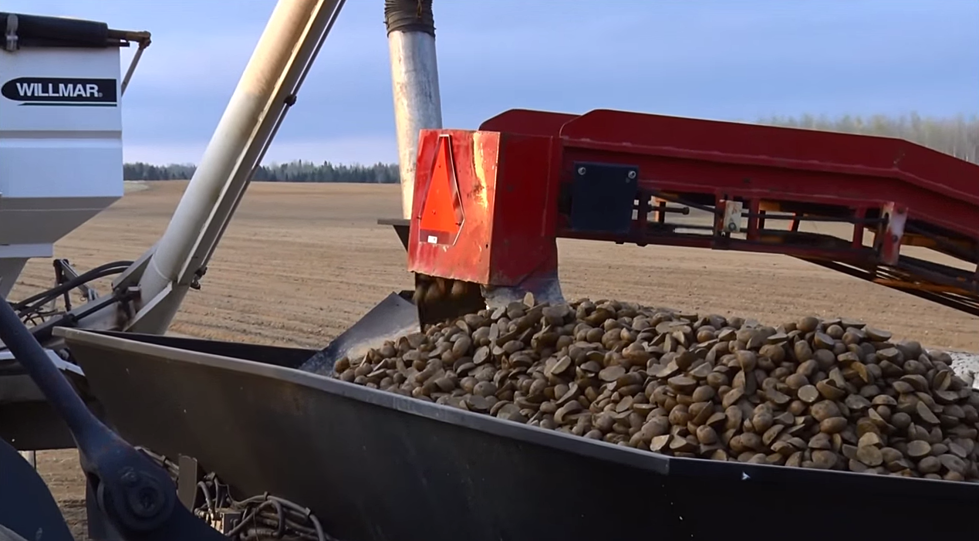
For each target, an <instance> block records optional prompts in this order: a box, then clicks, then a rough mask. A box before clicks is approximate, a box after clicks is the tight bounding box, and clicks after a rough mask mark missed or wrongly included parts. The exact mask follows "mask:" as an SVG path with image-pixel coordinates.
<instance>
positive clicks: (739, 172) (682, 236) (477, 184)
mask: <svg viewBox="0 0 979 541" xmlns="http://www.w3.org/2000/svg"><path fill="white" fill-rule="evenodd" d="M446 145H447V146H448V147H449V150H450V152H449V154H448V156H449V159H448V164H449V166H451V167H453V174H452V175H451V180H450V181H451V182H454V183H455V184H454V186H453V190H454V193H455V194H458V195H457V196H456V197H457V200H456V201H455V202H454V203H455V205H456V206H457V207H458V208H459V209H460V210H459V211H457V214H458V215H460V216H464V219H461V220H457V221H458V229H459V231H458V233H456V234H455V235H456V236H455V237H453V238H451V241H443V240H438V239H437V237H435V236H430V237H429V238H430V239H435V240H437V242H425V240H424V239H419V238H409V246H408V249H409V267H410V269H411V270H413V271H415V272H419V273H423V274H426V275H431V276H439V277H444V278H453V279H458V280H468V281H472V282H477V283H481V284H485V285H492V286H503V287H521V286H526V285H527V284H529V283H532V282H533V281H534V279H535V277H539V276H543V275H544V274H547V273H552V274H553V273H554V272H555V271H556V265H557V262H556V255H555V254H556V251H555V250H556V248H553V247H554V246H555V239H556V238H560V237H566V238H578V239H592V240H600V241H612V242H616V243H634V244H638V245H650V244H660V245H673V246H687V247H700V248H711V249H716V250H740V251H749V252H767V253H779V254H785V255H789V256H793V257H796V258H799V259H802V260H805V261H809V262H812V263H815V264H817V265H821V266H823V267H826V268H829V269H832V270H836V271H840V272H844V273H846V274H849V275H851V276H856V277H859V278H863V279H866V280H869V281H872V282H874V283H877V284H881V285H884V286H887V287H891V288H895V289H898V290H900V291H905V292H908V293H910V294H913V295H916V296H919V297H921V298H925V299H928V300H932V301H935V302H938V303H941V304H944V305H946V306H950V307H953V308H955V309H958V310H961V311H964V312H967V313H970V314H973V315H979V165H976V164H973V163H969V162H966V161H963V160H960V159H957V158H955V157H952V156H949V155H946V154H943V153H940V152H937V151H934V150H931V149H928V148H925V147H923V146H920V145H916V144H913V143H910V142H907V141H903V140H899V139H892V138H886V137H871V136H863V135H851V134H842V133H830V132H821V131H813V130H804V129H793V128H779V127H771V126H760V125H752V124H739V123H732V122H716V121H708V120H697V119H687V118H675V117H667V116H658V115H646V114H637V113H628V112H621V111H610V110H596V111H592V112H589V113H586V114H584V115H580V116H575V115H567V114H562V113H549V112H542V111H529V110H511V111H507V112H505V113H503V114H501V115H498V116H496V117H494V118H492V119H490V120H487V121H486V122H484V123H483V124H482V126H481V127H480V130H479V131H462V130H439V131H429V132H424V133H423V137H422V143H421V146H420V149H419V164H421V165H424V164H425V163H426V160H431V161H432V163H433V164H434V165H433V166H432V168H431V169H430V170H426V169H425V168H424V167H421V166H420V167H419V172H418V177H417V180H416V186H415V189H416V192H415V196H416V205H415V216H416V217H418V216H422V213H423V212H424V209H426V208H428V207H426V204H428V203H427V198H428V197H429V196H430V193H434V192H431V191H430V190H429V185H433V186H434V184H435V183H437V182H444V181H439V180H438V179H437V178H436V175H435V172H436V170H437V168H438V167H440V166H439V164H438V162H437V160H438V159H442V158H440V156H442V155H443V154H444V153H445V150H444V149H445V146H446ZM440 153H442V154H440ZM453 156H454V157H453ZM443 161H444V160H443ZM432 189H433V190H434V188H432ZM450 191H451V190H450ZM446 204H447V203H443V205H446ZM542 208H543V210H541V209H542ZM697 215H700V216H701V218H700V219H697V218H696V216H697ZM909 247H917V248H915V249H909ZM922 249H923V250H922ZM922 252H923V253H922ZM524 289H528V290H533V288H532V287H524Z"/></svg>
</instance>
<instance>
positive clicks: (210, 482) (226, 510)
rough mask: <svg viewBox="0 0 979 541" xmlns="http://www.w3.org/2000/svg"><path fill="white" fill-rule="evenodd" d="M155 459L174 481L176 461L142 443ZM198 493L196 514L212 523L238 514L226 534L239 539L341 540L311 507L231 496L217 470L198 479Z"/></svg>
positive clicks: (271, 498)
mask: <svg viewBox="0 0 979 541" xmlns="http://www.w3.org/2000/svg"><path fill="white" fill-rule="evenodd" d="M137 449H139V450H140V451H141V452H143V453H144V454H146V456H148V457H149V458H150V459H151V460H153V461H154V462H156V463H157V464H158V465H160V466H161V467H162V468H164V469H166V470H167V472H169V473H170V477H171V479H173V480H174V483H176V482H177V480H178V479H179V475H180V469H179V467H178V466H177V464H175V463H174V462H173V461H171V460H169V459H167V458H166V457H164V456H161V455H158V454H156V453H153V452H152V451H149V450H147V449H145V448H142V447H138V448H137ZM197 489H198V493H199V494H201V495H203V497H204V502H203V504H201V505H200V506H198V507H197V508H196V509H194V514H195V515H196V516H197V517H198V518H200V519H201V520H204V521H205V522H207V523H208V524H211V525H217V524H220V523H221V522H222V517H224V516H226V515H229V514H234V515H237V516H238V517H239V518H237V519H236V520H235V522H234V525H233V526H231V528H230V530H228V531H227V532H226V533H225V535H226V536H227V537H228V538H230V539H235V540H239V541H261V540H264V539H282V540H286V541H293V540H294V541H300V540H301V541H338V540H337V539H336V538H335V537H332V536H330V535H329V534H327V533H326V532H325V531H323V527H322V525H321V524H320V521H319V519H317V518H316V515H314V514H313V513H312V512H311V511H310V510H309V509H308V508H306V507H302V506H300V505H298V504H296V503H293V502H291V501H289V500H286V499H283V498H278V497H276V496H272V495H269V494H267V493H266V494H261V495H258V496H252V497H250V498H245V499H244V500H241V501H237V500H235V499H234V498H232V497H231V494H230V490H229V488H228V485H226V484H224V483H221V481H220V480H219V479H218V478H217V475H215V474H214V473H209V474H207V475H205V476H204V478H203V479H201V481H200V482H199V483H197Z"/></svg>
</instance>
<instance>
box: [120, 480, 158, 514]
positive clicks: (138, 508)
mask: <svg viewBox="0 0 979 541" xmlns="http://www.w3.org/2000/svg"><path fill="white" fill-rule="evenodd" d="M128 500H129V508H130V509H131V510H132V512H133V514H135V515H136V516H138V517H140V518H152V517H153V516H154V515H156V514H157V513H159V512H160V511H161V510H162V509H163V504H164V502H165V501H166V500H165V499H164V497H163V494H162V493H161V492H160V491H159V490H157V489H156V487H154V486H142V487H139V488H138V489H135V490H131V491H129V494H128Z"/></svg>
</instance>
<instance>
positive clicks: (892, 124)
mask: <svg viewBox="0 0 979 541" xmlns="http://www.w3.org/2000/svg"><path fill="white" fill-rule="evenodd" d="M759 123H760V124H771V125H776V126H789V127H794V128H807V129H813V130H824V131H835V132H844V133H859V134H865V135H883V136H888V137H899V138H901V139H907V140H908V141H913V142H915V143H918V144H921V145H924V146H927V147H931V148H933V149H935V150H938V151H940V152H945V153H946V154H951V155H953V156H956V157H958V158H962V159H964V160H969V161H971V162H973V163H979V116H975V115H974V116H972V117H965V116H958V117H954V118H927V117H921V116H919V115H917V114H910V115H905V116H900V117H892V116H883V115H875V116H871V117H861V116H850V115H846V116H842V117H837V118H828V117H817V116H812V115H803V116H801V117H771V118H765V119H761V120H760V121H759ZM195 169H196V166H194V165H192V164H170V165H151V164H148V163H143V162H136V163H127V164H125V166H124V171H123V172H124V175H125V178H126V180H186V179H189V178H191V177H192V176H193V175H194V170H195ZM398 178H399V174H398V165H397V164H391V163H376V164H374V165H356V164H355V165H338V164H333V163H330V162H323V163H319V164H317V163H313V162H309V161H303V160H296V161H293V162H289V163H282V164H279V163H273V164H270V165H262V166H260V167H259V168H258V170H257V171H256V172H255V176H254V178H253V180H256V181H259V182H355V183H373V184H393V183H397V182H398Z"/></svg>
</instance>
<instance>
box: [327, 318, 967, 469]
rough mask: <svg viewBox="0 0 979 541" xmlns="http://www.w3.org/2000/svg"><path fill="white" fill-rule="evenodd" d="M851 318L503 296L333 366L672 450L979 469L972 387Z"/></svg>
mask: <svg viewBox="0 0 979 541" xmlns="http://www.w3.org/2000/svg"><path fill="white" fill-rule="evenodd" d="M950 363H951V359H950V358H949V356H948V355H947V354H945V353H940V352H930V351H924V350H923V349H922V347H921V345H920V344H918V343H917V342H911V341H902V342H893V341H892V340H891V334H890V333H889V332H886V331H882V330H878V329H873V328H871V327H868V326H867V325H865V324H863V323H861V322H859V321H851V320H848V319H818V318H815V317H803V318H801V319H799V320H798V321H794V322H789V323H786V324H784V325H781V326H778V327H771V326H766V325H762V324H759V323H758V322H756V321H751V320H744V319H742V318H738V317H729V318H725V317H722V316H717V315H707V316H699V315H696V314H684V313H677V312H675V311H671V310H665V309H655V308H646V307H641V306H637V305H634V304H627V303H622V302H616V301H597V302H592V301H589V300H584V301H580V302H576V303H572V304H560V305H547V304H537V305H533V301H532V300H529V299H528V301H526V302H525V303H512V304H510V305H509V306H506V307H505V308H498V309H495V310H483V311H480V312H479V313H475V314H470V315H466V316H465V317H462V318H459V319H458V320H455V321H451V322H446V323H444V324H441V325H435V326H432V327H431V328H430V329H428V331H427V332H425V333H418V334H414V335H410V336H406V337H403V338H401V339H399V340H398V341H397V342H396V343H395V342H389V343H387V344H385V345H384V346H383V347H381V348H379V349H376V350H371V351H370V352H369V354H368V355H367V356H366V357H365V358H363V359H355V360H350V359H346V358H344V359H341V360H340V361H338V362H337V363H336V366H335V371H334V374H333V375H334V377H337V378H339V379H341V380H344V381H348V382H353V383H357V384H361V385H366V386H368V387H371V388H376V389H382V390H385V391H389V392H394V393H399V394H403V395H406V396H412V397H415V398H417V399H419V400H426V401H432V402H436V403H438V404H444V405H448V406H452V407H456V408H461V409H466V410H469V411H473V412H478V413H483V414H488V415H493V416H495V417H498V418H501V419H506V420H509V421H513V422H518V423H526V424H529V425H533V426H539V427H541V428H546V429H551V430H558V431H561V432H567V433H570V434H575V435H578V436H583V437H586V438H592V439H597V440H604V441H606V442H609V443H613V444H619V445H625V446H629V447H634V448H636V449H643V450H647V451H652V452H656V453H663V454H667V455H671V456H678V457H699V458H708V459H714V460H733V461H741V462H751V463H759V464H773V465H785V466H795V467H803V468H820V469H832V470H849V471H854V472H864V473H876V474H884V475H901V476H909V477H927V478H932V479H946V480H952V481H973V482H979V466H977V459H979V392H976V391H974V390H972V389H971V388H969V387H968V386H967V385H966V384H965V382H964V381H963V380H962V379H961V378H959V377H958V376H956V375H955V374H954V373H953V371H952V370H951V368H949V364H950Z"/></svg>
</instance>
